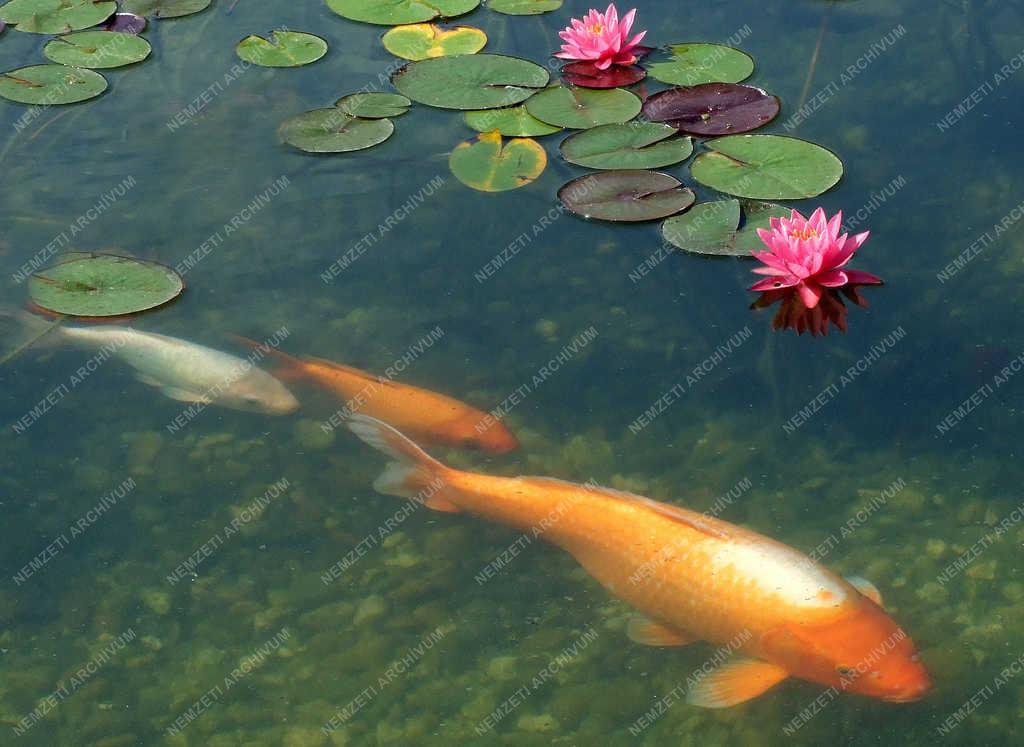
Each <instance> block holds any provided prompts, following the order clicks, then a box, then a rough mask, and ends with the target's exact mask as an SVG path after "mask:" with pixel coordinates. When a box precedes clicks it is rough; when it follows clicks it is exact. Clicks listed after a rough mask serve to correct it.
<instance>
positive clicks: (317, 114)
mask: <svg viewBox="0 0 1024 747" xmlns="http://www.w3.org/2000/svg"><path fill="white" fill-rule="evenodd" d="M394 131H395V125H394V123H393V122H392V121H391V120H390V119H362V118H360V117H352V116H349V115H348V114H346V113H345V112H343V111H342V110H341V109H339V108H337V107H333V106H332V107H330V108H329V109H313V110H312V111H308V112H303V113H302V114H299V115H298V116H295V117H292V118H291V119H287V120H285V122H284V123H283V124H282V125H281V126H280V127H279V128H278V131H277V132H278V134H279V135H280V136H281V139H282V140H283V141H284V142H286V143H288V144H289V145H293V146H295V147H296V148H298V149H299V150H304V151H306V152H307V153H345V152H348V151H352V150H363V149H364V148H370V147H373V146H374V145H377V144H378V143H383V142H384V141H385V140H387V139H388V138H389V137H391V133H393V132H394Z"/></svg>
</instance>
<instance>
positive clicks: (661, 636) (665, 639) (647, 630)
mask: <svg viewBox="0 0 1024 747" xmlns="http://www.w3.org/2000/svg"><path fill="white" fill-rule="evenodd" d="M626 635H628V636H629V640H631V641H633V642H634V643H640V644H643V645H644V646H685V645H687V644H689V643H693V642H694V641H695V640H697V639H696V638H694V637H693V636H692V635H690V634H689V633H684V632H682V631H680V630H677V629H675V628H672V627H669V626H668V625H665V624H663V623H660V622H656V621H654V620H652V619H651V618H649V617H647V616H645V615H633V616H632V617H631V618H629V622H628V623H626Z"/></svg>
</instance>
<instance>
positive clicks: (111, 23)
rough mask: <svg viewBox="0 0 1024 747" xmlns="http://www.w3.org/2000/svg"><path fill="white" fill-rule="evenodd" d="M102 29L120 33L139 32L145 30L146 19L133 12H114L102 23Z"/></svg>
mask: <svg viewBox="0 0 1024 747" xmlns="http://www.w3.org/2000/svg"><path fill="white" fill-rule="evenodd" d="M103 30H104V31H117V32H118V33H121V34H141V33H142V32H143V31H145V30H146V19H145V18H143V17H142V16H137V15H135V14H134V13H115V14H114V15H112V16H111V17H110V18H108V19H107V20H106V23H104V24H103Z"/></svg>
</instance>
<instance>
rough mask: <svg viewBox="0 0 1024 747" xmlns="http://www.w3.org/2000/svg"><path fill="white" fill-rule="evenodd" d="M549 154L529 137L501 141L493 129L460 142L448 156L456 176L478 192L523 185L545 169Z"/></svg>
mask: <svg viewBox="0 0 1024 747" xmlns="http://www.w3.org/2000/svg"><path fill="white" fill-rule="evenodd" d="M547 162H548V157H547V153H545V151H544V148H542V147H541V146H540V144H539V143H538V142H537V141H536V140H531V139H530V138H521V137H517V138H512V139H511V140H508V141H505V142H503V141H502V138H501V134H500V133H499V132H498V131H497V130H495V131H493V132H484V133H481V134H480V135H478V136H477V137H476V138H474V139H473V140H468V141H466V142H464V143H460V144H459V145H458V146H457V147H456V148H455V150H453V151H452V154H451V156H450V157H449V158H448V167H449V168H450V169H451V170H452V173H453V174H455V178H456V179H458V180H459V181H460V182H462V183H463V184H465V185H466V186H467V187H472V188H473V189H476V190H479V191H481V192H504V191H507V190H510V189H518V188H519V187H523V186H526V185H527V184H529V183H530V182H532V181H533V180H534V179H536V178H537V177H538V176H540V175H541V173H542V172H543V171H544V167H545V166H547Z"/></svg>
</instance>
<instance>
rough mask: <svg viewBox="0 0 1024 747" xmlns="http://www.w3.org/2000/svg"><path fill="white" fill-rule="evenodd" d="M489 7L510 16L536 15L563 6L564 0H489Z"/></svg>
mask: <svg viewBox="0 0 1024 747" xmlns="http://www.w3.org/2000/svg"><path fill="white" fill-rule="evenodd" d="M487 7H488V8H490V9H491V10H493V11H494V12H496V13H504V14H506V15H509V16H536V15H540V14H541V13H547V12H548V11H551V10H558V9H559V8H561V7H562V0H487Z"/></svg>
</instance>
